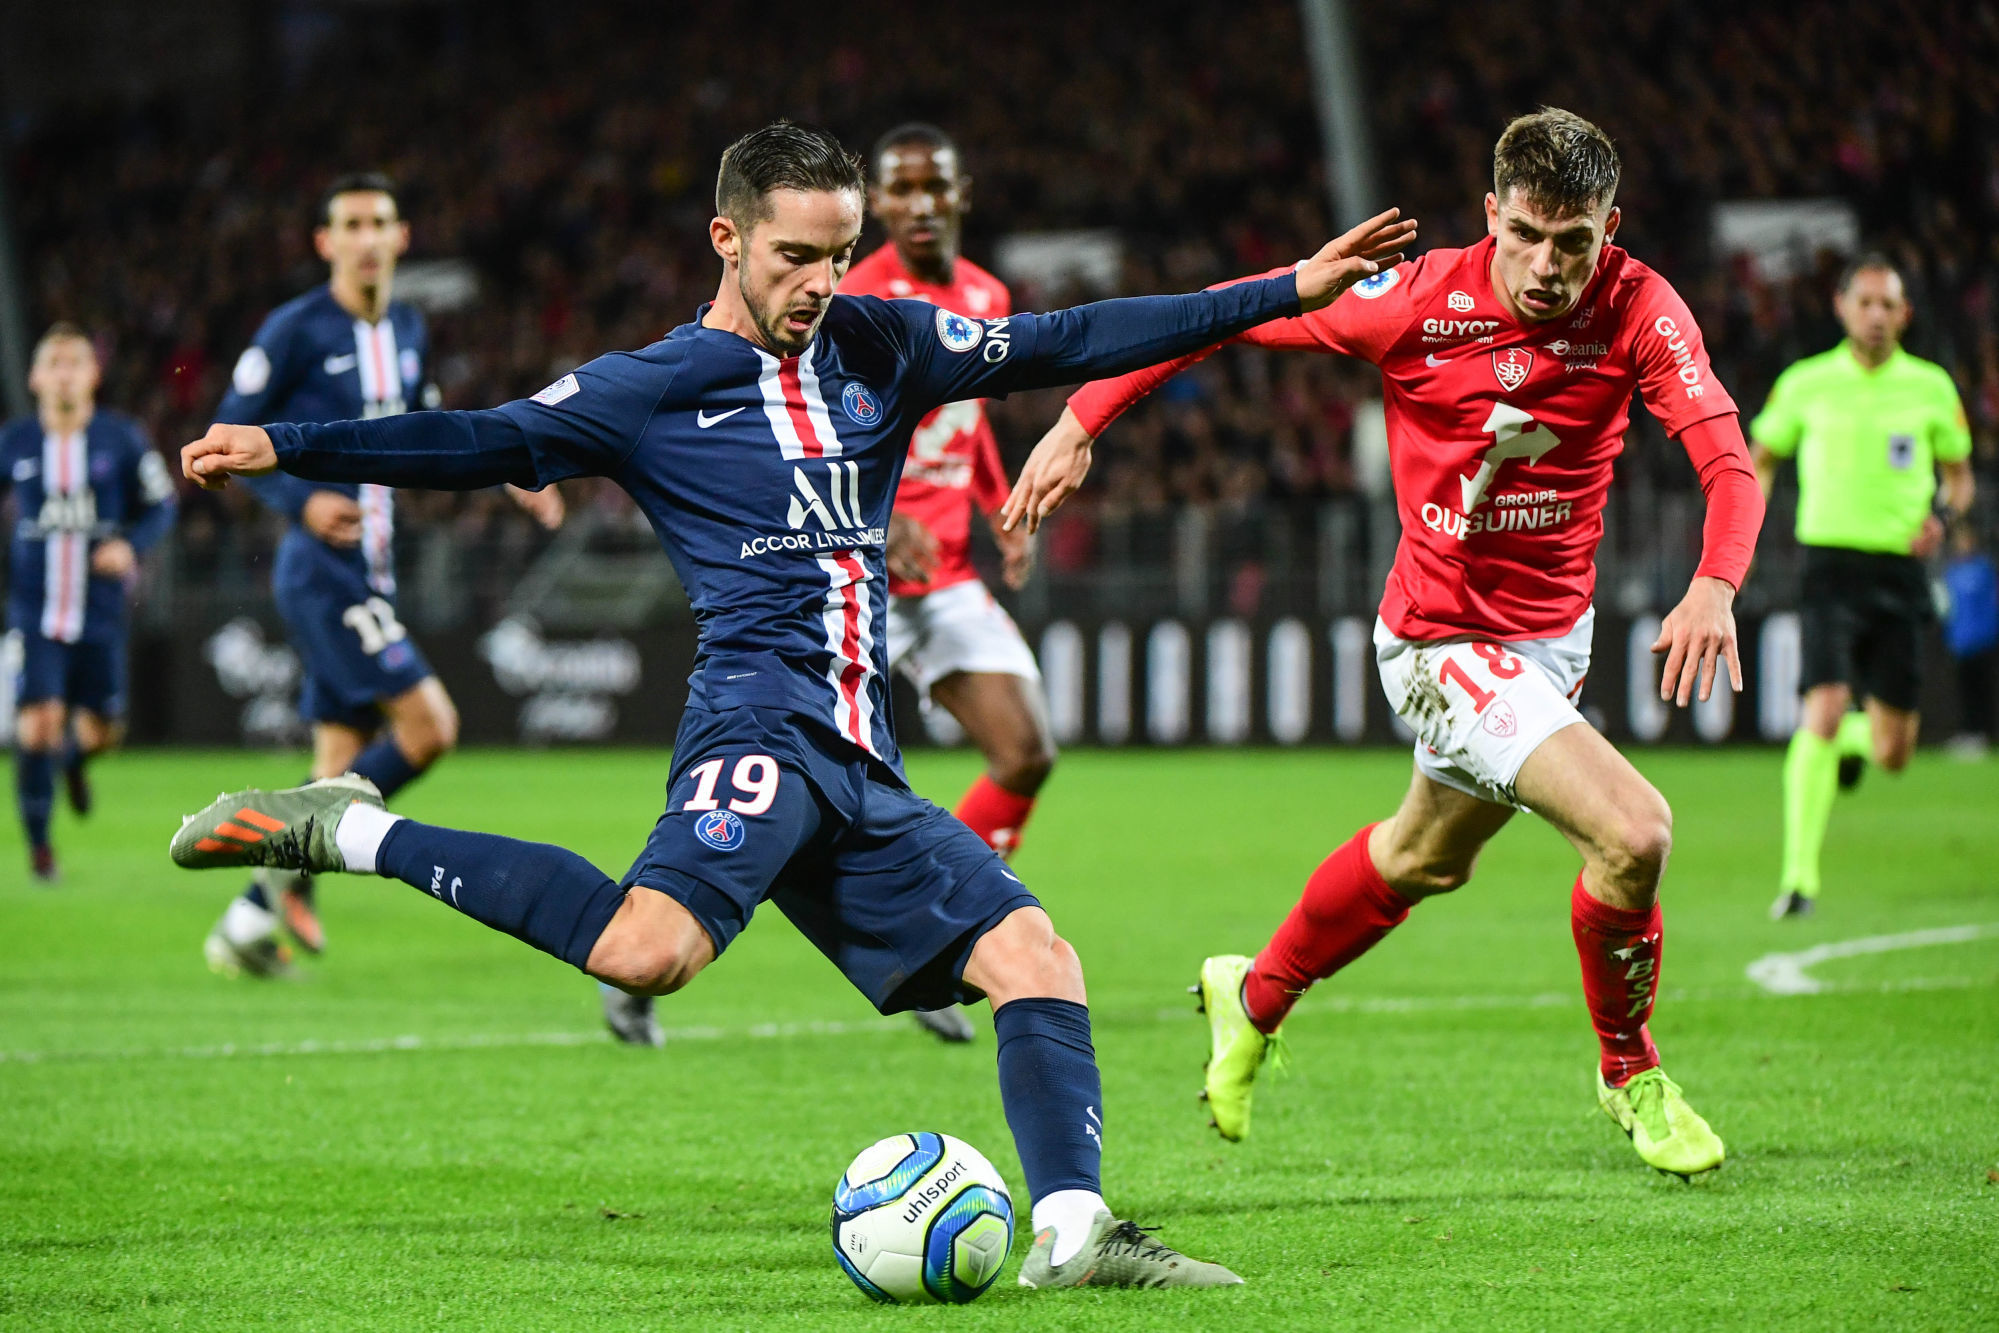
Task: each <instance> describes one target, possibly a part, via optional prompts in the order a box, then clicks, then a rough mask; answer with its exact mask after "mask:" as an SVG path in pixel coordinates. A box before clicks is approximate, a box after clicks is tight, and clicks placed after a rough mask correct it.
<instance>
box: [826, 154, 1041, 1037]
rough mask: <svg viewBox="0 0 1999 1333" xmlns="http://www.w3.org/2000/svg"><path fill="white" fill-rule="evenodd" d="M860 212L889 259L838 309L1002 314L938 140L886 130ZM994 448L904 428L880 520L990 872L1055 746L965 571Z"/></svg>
mask: <svg viewBox="0 0 1999 1333" xmlns="http://www.w3.org/2000/svg"><path fill="white" fill-rule="evenodd" d="M872 175H873V181H872V182H871V184H870V187H869V201H868V202H869V206H870V207H871V208H872V209H873V211H874V214H875V216H876V217H878V218H880V219H881V221H882V224H883V225H884V226H885V227H886V228H887V229H888V235H889V243H888V244H887V245H884V246H882V247H881V248H880V249H879V250H876V251H875V252H874V253H872V254H870V255H868V256H867V257H866V258H864V259H859V260H856V261H855V263H854V266H853V267H852V268H851V269H849V270H848V271H847V276H846V277H845V278H844V279H843V280H842V281H841V283H840V290H841V292H843V293H845V294H847V295H850V296H881V297H889V298H914V299H917V300H924V301H929V302H930V303H931V304H933V305H937V306H941V307H943V308H944V309H946V310H950V311H953V312H954V313H956V314H960V315H967V316H970V317H972V318H974V319H999V318H1001V317H1003V316H1005V315H1008V314H1011V313H1012V310H1013V303H1012V297H1011V296H1010V294H1009V293H1008V292H1007V289H1006V284H1004V283H1002V282H1001V281H1000V280H999V279H998V278H995V277H994V276H993V275H992V274H990V273H988V272H986V271H985V270H984V269H982V268H980V267H979V266H978V265H976V264H974V263H972V261H971V260H969V259H966V258H964V257H963V256H961V255H960V254H959V253H958V244H959V235H960V233H961V231H962V229H963V225H964V216H965V211H966V209H967V207H968V206H969V204H970V202H971V185H972V182H971V180H970V178H969V177H967V176H966V175H965V171H964V165H963V159H962V158H961V156H960V154H959V152H958V146H957V144H956V143H954V142H953V141H952V139H951V137H950V136H949V135H947V134H946V133H944V131H942V130H940V129H938V128H937V127H936V126H934V125H925V124H920V123H912V124H908V125H902V126H898V127H897V128H895V129H892V130H890V131H889V132H888V133H887V134H884V135H883V136H882V137H881V138H880V139H879V140H878V141H877V142H876V144H875V149H874V160H873V163H872ZM1006 498H1007V482H1006V473H1005V471H1004V470H1003V469H1002V467H1001V465H1000V456H999V444H998V442H997V441H996V440H995V439H994V438H993V429H992V425H991V423H990V422H988V421H987V420H986V413H985V408H984V406H983V405H982V404H981V403H979V402H978V401H977V400H973V401H970V402H963V403H948V404H946V405H945V406H943V407H940V408H938V409H937V410H936V411H934V412H932V413H931V414H930V415H929V416H928V417H926V418H924V420H923V422H922V423H921V424H920V425H919V426H918V427H917V428H916V434H915V435H914V437H912V438H911V440H910V443H909V461H908V463H907V464H906V465H905V467H904V470H903V474H902V484H901V486H900V487H899V488H898V489H897V491H896V494H895V512H894V514H893V516H892V517H891V518H890V520H889V533H888V569H889V585H888V587H889V607H888V642H889V660H890V662H891V663H892V664H893V666H894V668H895V669H896V670H898V671H900V672H901V673H902V674H903V676H904V677H906V678H907V679H908V680H909V682H910V683H911V684H912V685H914V686H915V687H916V690H917V693H918V694H919V695H920V696H921V697H922V699H923V706H924V707H925V708H929V707H932V706H933V705H935V706H940V707H942V708H943V709H944V710H945V711H946V712H948V713H949V714H950V715H951V716H952V717H954V718H956V719H957V720H958V723H959V725H960V726H962V727H963V728H964V729H965V734H966V735H967V736H968V737H970V738H971V741H972V743H973V744H974V745H976V746H978V747H979V750H980V752H981V753H983V754H984V755H985V758H986V771H985V773H983V774H982V775H981V776H980V777H979V779H978V780H977V781H976V782H974V783H973V784H972V786H971V789H970V790H969V791H967V792H966V793H965V795H964V797H963V798H962V799H961V800H960V801H959V802H958V807H957V809H956V810H954V811H953V812H952V813H953V814H955V815H957V816H958V818H959V819H961V820H963V821H964V822H965V823H966V824H968V825H970V826H971V829H972V831H973V832H974V833H977V834H978V835H979V836H980V837H981V838H984V839H985V840H986V843H987V845H988V846H990V847H991V848H992V849H993V850H994V851H996V852H998V853H999V854H1000V855H1001V856H1006V855H1009V854H1011V853H1012V851H1013V849H1014V847H1015V846H1016V845H1017V844H1018V843H1019V841H1020V832H1021V829H1022V828H1024V827H1025V826H1026V824H1027V817H1028V814H1029V813H1030V812H1031V811H1032V810H1033V809H1034V798H1035V795H1036V794H1037V793H1038V792H1039V791H1040V790H1041V784H1042V783H1044V782H1046V781H1047V780H1048V773H1049V770H1050V769H1052V768H1053V767H1054V766H1055V738H1054V736H1053V735H1052V734H1051V733H1050V731H1049V726H1048V704H1047V701H1046V700H1045V699H1044V697H1043V695H1042V689H1041V671H1040V668H1039V667H1038V666H1036V664H1035V661H1034V653H1033V651H1032V650H1031V649H1030V648H1029V647H1028V646H1027V641H1026V640H1025V639H1023V638H1022V637H1021V634H1020V630H1019V629H1018V628H1016V627H1015V625H1014V623H1013V618H1012V617H1011V616H1009V615H1007V613H1006V610H1005V608H1003V607H1001V606H1000V604H999V603H998V602H996V601H994V600H993V596H992V594H991V593H990V592H988V591H986V586H985V584H983V583H981V582H980V581H979V575H978V572H977V571H976V570H974V569H973V568H972V515H973V513H974V511H976V512H977V513H978V514H979V515H980V516H982V517H983V518H985V519H986V520H988V521H991V520H993V518H994V516H995V515H997V514H998V512H999V508H1000V506H1001V505H1003V504H1004V503H1006ZM992 528H993V535H994V537H995V538H996V539H997V541H998V543H999V547H1000V552H1001V556H1002V558H1003V562H1004V564H1003V570H1002V573H1003V576H1004V577H1005V579H1006V581H1007V584H1008V586H1010V587H1014V588H1018V587H1019V586H1021V584H1022V583H1024V582H1025V581H1026V579H1027V575H1028V572H1029V570H1030V569H1031V568H1032V567H1033V558H1034V552H1033V546H1032V544H1031V542H1032V539H1031V538H1030V537H1029V536H1028V534H1027V532H1026V530H1025V529H1015V530H1012V531H1007V530H1004V529H1002V528H1001V527H1000V526H999V525H998V523H997V522H993V524H992ZM917 1020H918V1021H919V1022H921V1023H922V1024H923V1025H924V1026H925V1027H926V1028H928V1029H930V1030H931V1031H932V1032H935V1033H936V1034H937V1035H938V1036H940V1037H942V1038H944V1039H945V1040H946V1041H968V1040H970V1039H971V1036H972V1030H971V1026H970V1024H969V1023H967V1022H966V1020H965V1018H964V1015H962V1014H961V1013H959V1012H958V1011H957V1010H955V1009H952V1010H943V1011H939V1012H934V1013H932V1012H919V1013H918V1014H917Z"/></svg>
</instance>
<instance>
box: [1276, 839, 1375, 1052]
mask: <svg viewBox="0 0 1999 1333" xmlns="http://www.w3.org/2000/svg"><path fill="white" fill-rule="evenodd" d="M1373 831H1374V825H1372V824H1369V825H1368V826H1367V827H1366V828H1364V829H1362V830H1361V831H1360V832H1358V833H1356V834H1354V835H1353V837H1352V838H1350V839H1348V840H1347V842H1346V844H1345V845H1344V846H1342V847H1341V848H1340V849H1339V850H1338V851H1336V852H1334V853H1333V854H1332V855H1331V856H1329V857H1327V858H1326V859H1325V860H1324V861H1323V862H1321V863H1320V865H1319V868H1318V869H1317V870H1315V871H1313V872H1312V877H1311V878H1310V879H1308V880H1306V881H1305V892H1304V893H1303V894H1301V895H1300V896H1299V898H1298V905H1297V906H1296V907H1293V908H1292V909H1291V914H1290V915H1289V916H1287V917H1285V918H1284V924H1283V925H1281V926H1279V927H1278V928H1277V933H1276V934H1275V935H1272V936H1271V937H1270V943H1268V944H1266V945H1264V946H1263V952H1262V953H1260V954H1258V955H1257V956H1256V961H1255V962H1254V963H1253V964H1251V965H1250V969H1249V975H1248V976H1247V977H1245V978H1244V979H1243V985H1242V998H1243V1006H1244V1008H1245V1009H1247V1010H1248V1011H1249V1021H1250V1022H1251V1023H1254V1024H1255V1025H1256V1029H1257V1031H1259V1032H1275V1031H1276V1030H1277V1025H1278V1024H1280V1023H1282V1022H1283V1021H1284V1016H1285V1015H1286V1014H1288V1013H1290V1012H1291V1006H1292V1005H1294V1004H1296V1003H1297V1002H1298V997H1299V996H1301V995H1303V994H1304V993H1305V991H1306V990H1307V989H1308V988H1310V986H1311V984H1312V983H1313V982H1315V981H1319V980H1322V979H1324V978H1326V977H1329V976H1331V975H1332V974H1333V973H1335V972H1337V971H1339V970H1340V969H1341V968H1343V967H1345V966H1346V965H1347V964H1348V963H1351V962H1352V961H1353V960H1354V959H1356V958H1358V957H1360V956H1361V955H1362V954H1364V953H1366V952H1367V951H1368V950H1369V949H1372V948H1373V947H1374V946H1375V944H1376V943H1377V942H1378V941H1379V940H1380V939H1381V937H1382V936H1383V935H1386V934H1387V933H1388V932H1389V931H1391V930H1393V929H1394V928H1395V927H1397V926H1399V925H1401V924H1402V922H1403V919H1404V918H1406V917H1407V916H1408V915H1409V908H1410V907H1411V906H1412V904H1411V902H1410V900H1409V899H1407V898H1404V897H1403V896H1402V895H1401V894H1399V893H1397V892H1396V891H1395V890H1394V889H1392V888H1390V887H1389V886H1388V883H1387V881H1385V880H1384V879H1382V878H1381V873H1380V872H1379V871H1377V870H1376V869H1375V868H1374V861H1373V859H1372V858H1371V857H1369V856H1368V854H1367V838H1368V834H1370V833H1372V832H1373Z"/></svg>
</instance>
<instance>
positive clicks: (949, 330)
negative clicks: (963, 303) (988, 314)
mask: <svg viewBox="0 0 1999 1333" xmlns="http://www.w3.org/2000/svg"><path fill="white" fill-rule="evenodd" d="M985 336H986V330H985V326H983V325H982V324H980V323H979V321H977V320H976V319H966V318H965V317H964V316H963V315H960V314H958V313H956V312H955V311H950V310H945V309H943V308H942V307H941V306H940V307H939V308H938V311H937V341H938V342H940V343H943V344H944V350H945V351H947V352H969V351H971V350H972V349H973V348H974V347H977V346H978V345H979V339H981V338H983V337H985Z"/></svg>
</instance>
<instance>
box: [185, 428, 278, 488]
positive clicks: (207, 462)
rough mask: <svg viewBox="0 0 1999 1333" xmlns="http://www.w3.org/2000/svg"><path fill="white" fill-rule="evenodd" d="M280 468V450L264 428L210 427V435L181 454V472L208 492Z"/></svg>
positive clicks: (187, 447)
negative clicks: (233, 481) (240, 478)
mask: <svg viewBox="0 0 1999 1333" xmlns="http://www.w3.org/2000/svg"><path fill="white" fill-rule="evenodd" d="M277 469H278V451H277V450H276V449H274V448H272V447H271V437H270V435H269V434H268V433H267V432H266V431H265V430H264V428H263V427H262V426H225V425H223V424H222V423H221V422H217V423H216V424H215V425H213V426H210V427H209V428H208V434H206V435H204V436H202V437H201V438H200V439H198V440H196V441H195V442H194V443H193V444H190V445H187V446H186V447H184V448H183V449H182V450H181V451H180V470H181V472H182V473H183V474H185V475H186V477H187V479H188V480H189V481H191V482H193V483H194V484H195V485H197V486H199V487H201V488H202V489H203V490H205V491H219V490H221V489H222V488H223V487H224V486H227V485H228V484H229V478H231V477H261V476H263V475H264V474H265V473H266V472H275V471H277Z"/></svg>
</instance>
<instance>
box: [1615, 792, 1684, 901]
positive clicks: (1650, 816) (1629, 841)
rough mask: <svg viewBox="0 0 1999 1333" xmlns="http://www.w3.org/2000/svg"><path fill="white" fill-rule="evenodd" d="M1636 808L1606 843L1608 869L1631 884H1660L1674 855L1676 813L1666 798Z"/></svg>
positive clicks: (1625, 817) (1657, 796)
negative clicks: (1668, 862)
mask: <svg viewBox="0 0 1999 1333" xmlns="http://www.w3.org/2000/svg"><path fill="white" fill-rule="evenodd" d="M1653 797H1654V799H1653V800H1652V801H1650V802H1648V803H1646V805H1645V807H1644V808H1641V809H1634V810H1631V811H1629V812H1627V813H1626V814H1625V816H1624V817H1623V818H1622V819H1621V820H1619V822H1618V824H1617V826H1616V827H1615V828H1614V829H1612V830H1611V832H1610V836H1609V837H1607V838H1605V839H1604V840H1603V844H1602V855H1603V858H1604V861H1605V863H1606V864H1605V866H1604V868H1605V869H1606V870H1607V871H1609V872H1610V874H1611V875H1612V876H1613V877H1614V878H1616V879H1618V880H1620V881H1624V882H1628V883H1646V884H1657V883H1658V882H1659V879H1660V877H1661V876H1662V875H1664V874H1665V873H1666V860H1667V858H1668V857H1670V856H1671V855H1672V852H1673V811H1672V808H1671V807H1670V806H1668V805H1667V804H1666V800H1665V798H1664V797H1662V796H1659V795H1658V793H1656V792H1655V793H1653Z"/></svg>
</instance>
